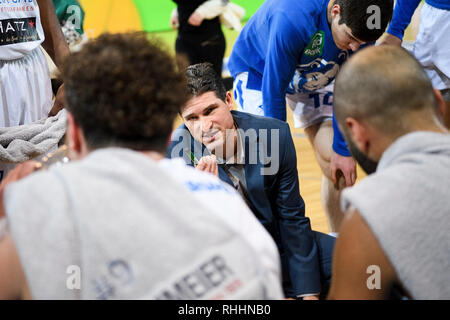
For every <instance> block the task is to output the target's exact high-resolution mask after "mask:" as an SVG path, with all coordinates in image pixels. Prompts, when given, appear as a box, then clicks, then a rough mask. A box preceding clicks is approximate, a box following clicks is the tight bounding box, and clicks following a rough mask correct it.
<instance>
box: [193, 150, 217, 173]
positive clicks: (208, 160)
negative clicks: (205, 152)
mask: <svg viewBox="0 0 450 320" xmlns="http://www.w3.org/2000/svg"><path fill="white" fill-rule="evenodd" d="M195 169H197V170H200V171H204V172H209V173H212V174H213V175H215V176H216V177H219V166H218V165H217V159H216V156H215V155H211V156H206V157H203V158H201V159H200V161H199V162H198V165H197V166H196V167H195Z"/></svg>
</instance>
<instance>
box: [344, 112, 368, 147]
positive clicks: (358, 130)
mask: <svg viewBox="0 0 450 320" xmlns="http://www.w3.org/2000/svg"><path fill="white" fill-rule="evenodd" d="M345 125H346V126H347V128H348V132H349V133H350V135H351V138H352V140H353V141H354V142H355V144H356V146H357V147H358V149H359V150H361V151H362V152H367V149H368V146H369V136H368V131H367V129H366V127H365V126H364V125H362V124H361V122H359V121H358V120H356V119H355V118H351V117H348V118H347V119H345Z"/></svg>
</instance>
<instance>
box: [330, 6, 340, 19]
mask: <svg viewBox="0 0 450 320" xmlns="http://www.w3.org/2000/svg"><path fill="white" fill-rule="evenodd" d="M340 14H341V6H340V5H338V4H334V5H333V7H331V17H332V18H333V19H334V18H336V17H337V16H338V15H340Z"/></svg>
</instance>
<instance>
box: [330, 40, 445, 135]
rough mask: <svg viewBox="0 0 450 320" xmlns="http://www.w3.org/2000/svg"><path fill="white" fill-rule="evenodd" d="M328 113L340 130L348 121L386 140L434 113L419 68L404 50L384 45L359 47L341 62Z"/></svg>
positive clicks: (433, 99) (433, 103) (430, 90)
mask: <svg viewBox="0 0 450 320" xmlns="http://www.w3.org/2000/svg"><path fill="white" fill-rule="evenodd" d="M359 57H361V58H359ZM334 111H335V115H336V118H337V120H338V122H339V124H340V125H341V126H342V127H344V128H345V125H344V122H345V119H346V118H347V117H352V118H354V119H357V120H359V121H365V122H366V123H369V124H370V125H372V126H373V127H374V128H376V129H377V130H379V131H380V132H382V133H383V134H385V135H387V136H390V137H392V138H396V137H399V136H401V135H403V134H406V133H407V132H411V131H414V128H415V126H417V121H432V120H431V119H432V118H433V117H435V116H438V112H439V111H438V105H437V100H436V96H435V94H434V90H433V86H432V84H431V81H430V79H429V78H428V76H427V74H426V72H425V70H424V69H423V67H422V66H421V65H420V63H419V62H418V61H417V60H416V59H415V58H414V57H413V56H412V55H411V54H410V53H409V52H408V51H406V50H405V49H403V48H401V47H398V46H390V45H383V46H378V47H375V46H371V47H369V48H366V49H363V50H361V51H359V52H358V53H356V54H355V55H354V56H353V57H352V58H350V60H349V61H347V62H346V64H345V65H344V66H343V68H342V70H341V71H340V72H339V75H338V76H337V78H336V84H335V86H334Z"/></svg>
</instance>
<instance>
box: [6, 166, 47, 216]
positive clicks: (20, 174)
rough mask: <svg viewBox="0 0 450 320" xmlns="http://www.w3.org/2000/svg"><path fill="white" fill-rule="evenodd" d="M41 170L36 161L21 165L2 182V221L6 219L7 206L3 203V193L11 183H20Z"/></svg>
mask: <svg viewBox="0 0 450 320" xmlns="http://www.w3.org/2000/svg"><path fill="white" fill-rule="evenodd" d="M38 169H39V163H38V162H36V161H27V162H25V163H22V164H19V165H18V166H17V167H15V168H14V170H13V171H11V172H10V173H9V174H8V175H7V176H6V178H5V179H4V180H3V181H2V183H1V184H0V219H1V218H3V217H5V206H4V203H3V192H4V190H5V188H6V186H7V185H8V184H10V183H13V182H16V181H19V180H21V179H23V178H25V177H27V176H29V175H30V174H32V173H33V172H34V171H36V170H38Z"/></svg>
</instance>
